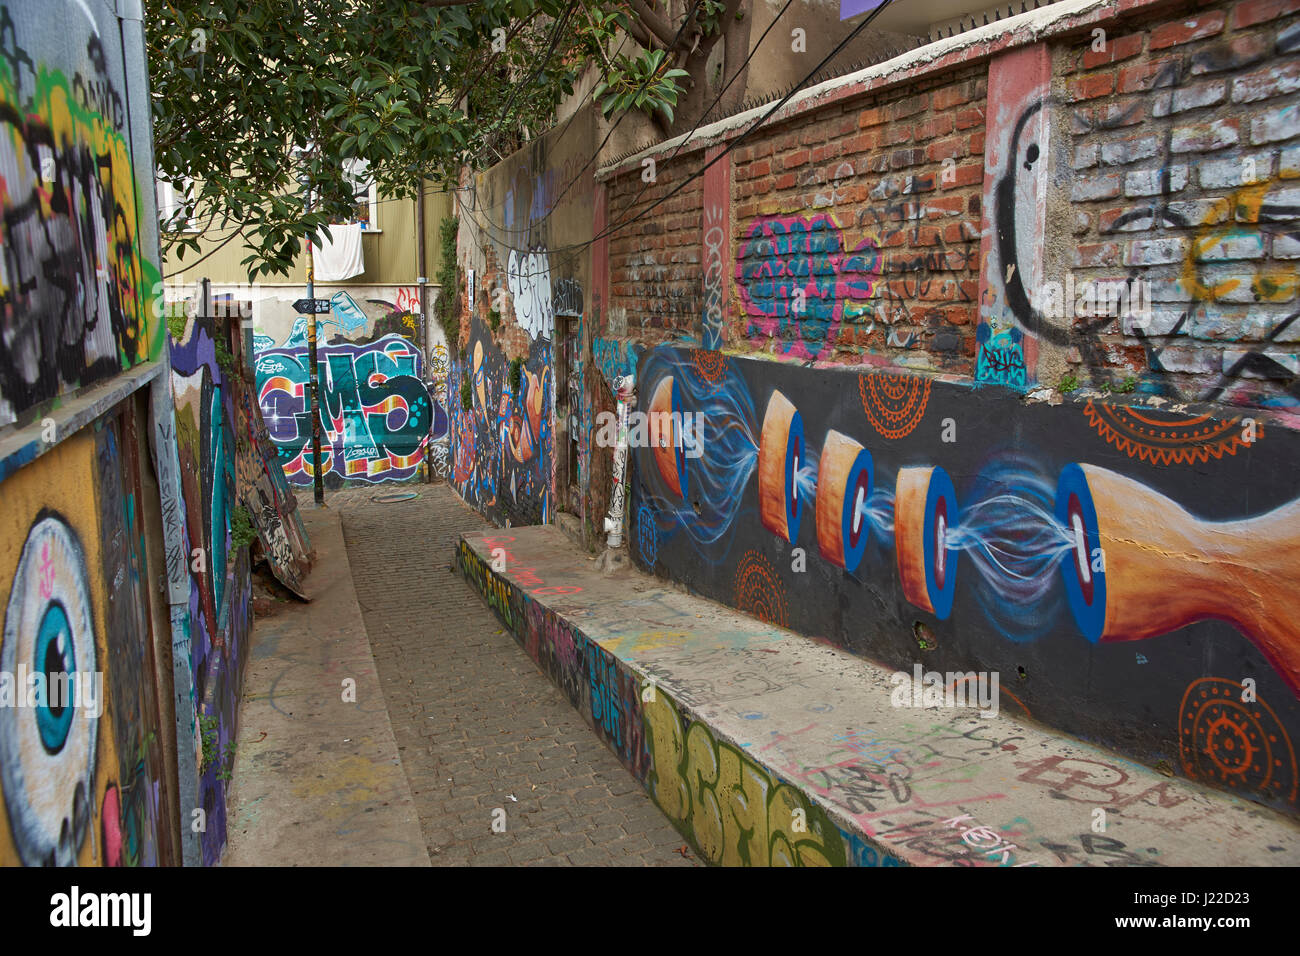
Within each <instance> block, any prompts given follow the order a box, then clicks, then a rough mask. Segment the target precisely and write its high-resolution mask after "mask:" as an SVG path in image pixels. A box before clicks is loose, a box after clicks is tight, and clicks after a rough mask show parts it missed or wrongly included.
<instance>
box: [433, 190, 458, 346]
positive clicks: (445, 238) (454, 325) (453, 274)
mask: <svg viewBox="0 0 1300 956" xmlns="http://www.w3.org/2000/svg"><path fill="white" fill-rule="evenodd" d="M459 231H460V220H459V219H457V218H456V217H455V216H448V217H447V218H446V219H444V220H443V221H442V222H441V223H439V224H438V248H439V254H440V255H439V258H440V261H439V263H438V284H439V285H440V286H441V290H440V291H439V292H438V298H437V299H436V300H435V301H434V303H433V312H434V315H435V316H436V317H437V319H438V324H439V325H441V326H442V333H443V335H445V336H446V337H447V341H448V342H457V341H459V340H460V269H459V268H458V267H457V265H456V234H457V232H459Z"/></svg>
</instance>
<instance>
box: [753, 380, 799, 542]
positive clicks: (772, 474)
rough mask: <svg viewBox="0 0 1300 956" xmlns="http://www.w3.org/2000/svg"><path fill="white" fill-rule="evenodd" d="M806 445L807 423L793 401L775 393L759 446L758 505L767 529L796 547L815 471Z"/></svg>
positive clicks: (764, 419) (770, 401)
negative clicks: (804, 493) (805, 493)
mask: <svg viewBox="0 0 1300 956" xmlns="http://www.w3.org/2000/svg"><path fill="white" fill-rule="evenodd" d="M807 461H808V457H807V455H806V450H805V448H804V442H803V419H802V418H800V417H799V411H798V409H796V408H795V407H794V405H792V404H791V403H790V400H789V399H788V398H786V397H785V396H784V395H782V394H781V393H780V392H779V391H773V392H772V397H771V398H769V399H768V401H767V412H766V413H765V414H764V415H763V434H762V439H761V441H760V442H759V446H758V501H759V510H760V512H761V514H762V517H763V525H764V527H766V528H767V529H768V530H769V531H771V532H772V533H773V534H776V535H780V536H781V537H782V538H784V539H785V540H786V541H788V542H791V543H793V542H794V540H795V538H797V537H799V521H800V519H801V518H802V516H803V512H802V509H801V508H800V493H801V488H802V486H803V485H805V484H806V483H807V482H808V480H809V476H811V474H812V469H811V468H810V467H809V466H808V464H807Z"/></svg>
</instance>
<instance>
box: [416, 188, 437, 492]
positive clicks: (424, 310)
mask: <svg viewBox="0 0 1300 956" xmlns="http://www.w3.org/2000/svg"><path fill="white" fill-rule="evenodd" d="M415 274H416V279H415V282H416V285H417V287H418V288H419V290H420V352H421V353H422V354H423V355H424V380H425V381H426V382H430V383H432V379H431V378H430V376H429V308H428V305H429V302H428V297H427V295H426V294H425V290H426V289H427V288H428V286H427V285H426V283H427V282H428V281H429V280H428V276H427V275H426V274H425V271H424V177H423V176H421V177H420V188H419V191H418V192H416V194H415ZM433 419H434V416H433V415H430V416H429V434H428V435H427V436H426V438H425V446H424V483H425V484H426V485H427V484H429V483H430V482H432V481H433V465H432V463H431V462H430V460H429V457H430V453H431V451H430V450H431V447H432V445H433Z"/></svg>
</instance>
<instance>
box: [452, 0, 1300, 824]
mask: <svg viewBox="0 0 1300 956" xmlns="http://www.w3.org/2000/svg"><path fill="white" fill-rule="evenodd" d="M1297 56H1300V8H1297V7H1296V5H1295V4H1294V3H1288V2H1282V0H1239V2H1231V3H1211V4H1207V5H1200V6H1197V7H1196V8H1195V9H1193V8H1192V7H1190V6H1189V7H1186V8H1180V7H1178V6H1177V5H1175V6H1172V7H1171V6H1170V5H1168V4H1157V3H1146V2H1141V0H1138V2H1134V3H1129V4H1124V5H1122V9H1121V8H1120V7H1117V6H1114V5H1100V4H1091V3H1086V2H1083V0H1067V2H1063V3H1061V4H1058V5H1054V6H1053V7H1050V8H1045V9H1042V10H1037V11H1031V12H1029V13H1026V14H1024V15H1021V16H1017V17H1012V18H1009V19H1008V20H1006V21H1002V22H999V23H996V24H991V25H990V26H988V27H981V28H980V29H978V30H975V31H971V32H969V33H967V34H964V35H961V36H957V37H953V38H952V39H951V40H949V39H946V38H945V39H944V40H943V41H941V42H939V43H937V44H932V45H930V46H929V47H926V48H923V49H919V50H916V51H914V52H910V53H907V54H904V55H902V56H900V57H898V58H897V59H896V60H894V61H892V62H890V63H887V64H882V65H880V66H878V67H873V68H868V69H866V70H863V71H860V72H859V73H857V74H853V75H849V76H846V77H843V78H841V79H838V80H834V81H829V82H827V83H824V84H821V85H820V86H817V87H815V88H813V89H810V90H808V91H806V92H804V93H803V94H801V95H800V96H799V97H797V98H796V99H795V100H793V101H792V102H791V103H790V104H789V106H787V107H786V108H785V109H784V110H783V111H782V112H781V113H779V114H777V115H776V116H775V117H773V118H772V119H771V120H769V122H768V123H767V124H766V125H764V126H763V127H762V128H761V129H760V130H758V131H757V132H756V133H755V134H754V135H752V136H749V137H747V138H746V140H745V142H744V143H743V144H742V145H740V146H739V147H738V148H736V149H734V150H733V151H731V152H730V153H728V154H727V155H725V156H724V157H723V158H722V159H721V160H720V161H719V162H718V163H716V164H715V165H714V166H713V167H711V168H710V169H709V170H708V171H707V172H705V173H704V174H703V175H697V174H698V173H699V172H700V170H701V167H702V166H704V164H705V163H707V162H709V161H710V160H712V159H714V158H716V157H719V156H720V155H722V149H723V147H725V146H726V145H727V144H728V142H729V141H730V140H732V139H733V138H734V137H736V136H737V135H739V134H740V132H741V131H742V130H745V129H747V128H749V126H750V124H751V123H752V122H753V121H755V120H757V119H758V117H759V115H760V114H759V112H754V113H753V114H750V115H746V116H739V117H735V118H732V119H730V120H726V121H722V122H719V123H717V124H714V125H711V126H708V127H705V128H703V129H701V130H700V131H699V133H698V135H697V136H696V137H694V138H693V139H692V141H691V142H690V143H689V144H687V145H685V146H684V147H682V148H681V149H680V150H678V149H677V146H678V144H677V143H670V144H665V145H664V146H662V147H659V148H653V149H650V150H647V151H646V152H645V153H643V154H641V155H636V156H633V157H630V158H629V159H627V160H626V161H624V162H622V163H620V164H618V165H617V166H614V167H611V168H606V169H602V170H600V171H599V172H598V174H597V177H596V179H597V181H596V184H595V186H594V189H593V192H592V199H591V207H592V209H593V210H594V213H593V218H594V220H595V224H594V230H593V232H592V233H591V235H592V236H593V238H594V237H595V236H598V235H600V234H601V232H602V230H603V229H604V227H605V225H606V224H611V225H613V226H614V227H615V229H614V231H613V232H612V234H610V235H608V236H607V237H605V238H602V239H595V240H594V241H593V242H592V244H591V245H590V246H589V247H588V249H589V254H590V256H591V261H592V272H591V281H590V284H589V288H590V301H591V302H592V303H594V304H595V306H596V307H594V308H592V309H590V310H589V312H588V317H587V318H586V320H585V328H584V335H585V336H588V337H589V342H590V352H589V353H586V352H584V356H586V355H589V356H590V359H589V362H590V364H591V365H593V366H595V370H596V373H597V374H596V375H594V376H592V378H591V379H590V380H589V381H588V383H587V394H588V395H589V396H592V397H595V396H596V395H602V396H603V397H607V396H608V391H607V389H608V386H609V385H610V384H611V383H612V381H613V379H614V377H616V376H617V375H619V374H622V373H625V372H627V371H629V370H632V369H635V370H636V372H637V392H638V400H639V405H638V410H640V411H643V412H644V411H650V412H662V413H667V414H674V413H676V414H678V415H681V414H689V415H697V414H700V415H703V418H702V419H701V434H700V437H701V440H702V454H701V455H700V456H699V457H695V456H694V455H692V454H688V453H687V451H686V449H685V448H684V447H677V448H674V447H669V448H666V449H665V448H659V449H651V448H649V447H648V446H647V443H648V439H649V437H650V436H649V435H648V434H646V433H645V432H643V433H642V435H641V437H640V439H639V441H640V444H641V446H642V447H639V448H638V449H637V450H636V452H635V453H634V455H633V456H632V460H633V466H632V474H631V485H632V489H633V495H632V501H631V508H630V514H629V527H628V537H629V550H630V551H631V554H632V557H633V559H634V560H635V561H636V562H637V563H638V564H639V565H640V566H641V567H643V568H644V569H645V570H648V571H651V572H653V573H655V574H658V575H660V576H664V577H668V578H671V579H673V580H675V581H679V582H681V583H683V584H684V585H686V586H687V587H688V588H691V589H693V590H696V591H699V592H701V593H703V594H705V595H707V596H709V597H712V598H714V599H716V600H719V601H722V602H724V603H727V604H730V605H733V606H736V607H739V608H741V609H744V610H746V611H748V612H749V613H751V614H755V615H757V616H759V617H762V618H764V619H766V620H770V621H773V622H776V623H779V624H782V625H784V626H787V627H790V628H793V629H795V630H798V631H802V632H804V633H807V634H810V635H813V636H817V637H821V638H824V639H827V640H829V641H831V642H832V643H834V644H836V645H838V646H841V647H845V648H847V649H849V650H851V651H854V652H856V653H859V654H862V655H864V656H867V657H870V658H872V659H875V660H878V661H881V662H884V663H886V664H888V665H889V666H891V667H898V668H900V669H904V670H910V667H911V665H913V664H914V663H917V662H920V663H923V664H924V666H925V667H926V668H927V669H929V668H931V667H934V668H936V669H943V670H954V671H960V672H967V671H979V670H997V671H999V672H1000V673H1001V674H1002V676H1003V681H1004V686H1005V687H1008V688H1010V692H1011V693H1014V694H1015V699H1016V700H1017V701H1018V702H1019V703H1020V706H1021V707H1022V708H1023V710H1024V711H1025V713H1026V714H1027V715H1029V716H1030V718H1031V719H1033V720H1041V721H1044V722H1046V723H1048V724H1050V725H1052V726H1055V727H1059V728H1062V729H1064V730H1066V731H1068V732H1071V733H1074V734H1077V735H1080V736H1083V737H1086V738H1088V739H1092V740H1095V741H1098V742H1101V743H1103V744H1106V745H1108V746H1112V747H1115V748H1117V749H1119V750H1121V751H1124V752H1127V753H1130V754H1133V755H1135V756H1136V757H1138V758H1139V759H1142V760H1144V761H1146V762H1148V763H1150V764H1152V765H1154V766H1157V767H1160V768H1162V769H1168V770H1169V771H1170V772H1173V773H1176V774H1182V775H1185V776H1188V777H1191V778H1194V779H1197V780H1201V781H1204V782H1207V783H1209V784H1211V785H1213V786H1218V787H1221V788H1223V789H1226V790H1229V791H1232V792H1237V793H1241V794H1244V795H1247V796H1249V797H1251V798H1252V799H1255V800H1258V801H1261V802H1264V803H1267V804H1270V805H1272V806H1275V807H1278V808H1280V809H1283V810H1286V811H1288V812H1295V811H1296V799H1297V788H1298V786H1300V780H1297V768H1296V760H1295V756H1294V753H1293V745H1292V741H1293V738H1294V734H1295V731H1296V730H1297V728H1298V726H1300V725H1298V724H1297V721H1298V720H1300V711H1298V710H1297V707H1298V706H1300V670H1297V668H1296V667H1295V666H1294V662H1293V661H1292V657H1293V647H1292V645H1293V644H1295V643H1296V642H1295V640H1294V639H1293V636H1292V631H1293V630H1294V628H1293V627H1292V625H1291V624H1290V623H1289V622H1290V618H1291V617H1292V616H1293V615H1291V614H1290V613H1289V611H1288V601H1289V595H1290V594H1291V593H1292V592H1293V591H1295V589H1296V580H1295V561H1294V560H1293V557H1294V551H1295V547H1294V541H1293V538H1294V527H1295V525H1296V518H1297V517H1300V513H1297V511H1296V508H1297V507H1300V506H1298V505H1297V504H1296V503H1295V502H1296V500H1297V488H1296V485H1295V482H1294V481H1293V480H1291V479H1290V478H1289V477H1288V476H1289V475H1291V474H1292V473H1293V472H1294V470H1295V463H1296V461H1297V455H1298V451H1300V450H1298V449H1297V444H1296V442H1297V439H1296V437H1295V426H1296V425H1297V424H1300V417H1298V413H1300V395H1298V394H1297V392H1296V390H1297V387H1298V386H1297V373H1298V372H1300V365H1297V360H1296V356H1295V354H1294V349H1293V340H1294V339H1295V331H1294V327H1295V319H1296V316H1297V313H1296V312H1295V308H1296V305H1295V302H1296V295H1297V289H1296V282H1295V278H1296V269H1295V266H1294V261H1295V255H1296V253H1295V250H1294V249H1293V246H1294V245H1295V243H1296V241H1297V239H1298V237H1300V234H1298V233H1297V231H1296V223H1297V222H1298V221H1300V206H1298V205H1297V202H1296V196H1295V195H1294V193H1295V191H1296V190H1295V188H1294V187H1293V180H1295V179H1296V177H1297V176H1298V175H1300V173H1298V172H1297V170H1296V168H1295V162H1294V160H1295V156H1294V155H1293V154H1294V153H1295V151H1296V150H1297V149H1300V126H1297V125H1296V123H1295V116H1296V108H1297V95H1300V94H1298V92H1297V88H1296V85H1295V83H1294V82H1293V81H1292V80H1291V79H1289V78H1290V77H1292V76H1293V74H1295V72H1296V69H1297V63H1298V62H1300V61H1298V60H1297ZM647 160H654V169H655V175H654V176H653V177H652V178H649V179H647V177H646V176H645V171H646V169H647ZM511 162H512V163H515V162H517V160H516V158H514V157H512V160H511ZM511 168H514V167H511ZM563 169H564V165H563V163H562V162H556V161H552V162H551V163H550V170H551V172H552V173H553V174H555V175H556V176H558V177H560V178H563ZM505 172H506V166H505V164H503V166H502V167H499V168H498V169H497V170H494V171H493V172H492V173H490V174H488V178H489V179H490V178H492V177H496V176H500V175H504V174H505ZM507 178H508V177H507ZM536 178H537V177H536V176H534V179H536ZM541 178H542V180H543V181H545V179H546V177H545V176H543V177H541ZM493 195H494V197H495V201H497V202H499V201H500V198H501V197H502V196H504V195H506V194H505V193H504V192H503V191H498V192H497V193H495V194H493ZM647 210H648V211H647ZM642 213H644V215H641V214H642ZM634 217H635V218H634ZM479 235H480V233H479V232H475V233H474V234H473V236H472V237H471V236H467V235H466V234H465V233H464V232H462V237H461V248H462V256H464V255H465V254H466V253H465V249H466V248H467V247H469V246H471V245H472V239H473V238H477V237H478V236H479ZM484 244H485V245H487V243H484ZM552 244H555V243H554V241H553V240H552ZM521 251H524V250H521ZM526 251H529V252H531V251H532V250H531V249H530V250H526ZM504 252H505V253H507V254H508V252H509V250H508V249H506V250H504ZM491 254H500V252H499V251H498V252H493V253H491ZM485 261H488V262H490V261H491V260H490V259H487V260H485ZM553 276H554V271H553ZM553 285H554V282H553V278H552V287H553ZM530 291H535V290H531V289H530ZM481 298H482V296H481V294H480V299H481ZM504 301H505V302H506V305H507V306H508V307H513V305H514V301H515V300H513V299H510V298H507V299H506V300H504ZM518 321H519V319H518V317H517V316H516V322H517V323H518ZM526 324H528V323H525V325H526ZM475 328H477V326H476V327H475ZM510 335H515V336H517V335H518V332H517V331H513V330H512V331H509V332H508V334H507V335H506V336H504V337H503V340H504V341H505V342H506V346H507V352H508V350H509V347H510V346H509V341H510V339H509V336H510ZM516 354H520V350H517V351H516ZM555 359H556V356H554V355H553V356H552V360H553V361H554V360H555ZM555 367H556V368H559V367H560V366H559V365H556V366H555ZM602 388H603V389H606V391H604V392H601V391H600V390H601V389H602ZM598 410H599V408H598V407H597V406H596V404H595V403H594V402H592V403H590V404H588V405H586V406H585V408H584V411H583V414H582V415H581V417H580V418H579V421H580V428H581V430H582V432H583V436H582V443H583V445H584V446H585V448H586V465H585V468H586V470H587V474H588V484H587V489H588V491H587V494H588V500H589V501H590V499H591V496H592V494H593V493H594V488H595V485H596V482H595V479H594V477H593V476H594V475H595V473H596V470H597V469H596V463H597V461H598V460H599V455H600V452H599V451H598V450H597V449H596V448H595V444H596V443H595V440H594V439H595V434H596V432H595V429H596V424H597V422H596V418H595V413H596V411H598ZM674 434H677V432H674ZM557 439H558V435H557ZM634 440H635V439H634ZM557 447H558V446H557ZM476 460H477V459H476V458H475V456H472V455H471V456H467V458H466V468H467V471H466V474H469V473H470V470H472V467H471V466H472V465H473V463H474V462H475V461H476ZM589 507H590V505H589Z"/></svg>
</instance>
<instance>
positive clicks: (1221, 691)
mask: <svg viewBox="0 0 1300 956" xmlns="http://www.w3.org/2000/svg"><path fill="white" fill-rule="evenodd" d="M1241 698H1242V687H1241V684H1240V683H1238V682H1237V681H1233V680H1227V679H1225V678H1222V677H1202V678H1200V679H1199V680H1194V681H1192V683H1191V684H1189V685H1188V687H1187V690H1186V691H1185V692H1184V693H1183V700H1182V703H1181V704H1180V705H1179V712H1178V751H1179V756H1180V757H1181V758H1182V764H1183V771H1184V772H1185V773H1186V774H1187V776H1189V777H1191V778H1192V779H1194V780H1207V781H1210V782H1212V783H1215V784H1218V785H1219V786H1223V787H1229V788H1231V789H1233V790H1237V791H1254V792H1258V793H1262V794H1265V795H1267V796H1269V797H1273V798H1275V799H1282V800H1285V801H1286V802H1287V803H1292V804H1293V803H1295V801H1296V789H1297V773H1296V759H1295V748H1293V747H1292V746H1291V738H1290V737H1289V736H1287V732H1286V730H1285V729H1284V728H1283V726H1282V722H1281V721H1280V720H1279V719H1278V716H1277V714H1275V713H1273V708H1271V707H1269V706H1268V704H1266V703H1264V701H1263V700H1262V699H1258V698H1257V699H1255V700H1253V701H1243V700H1242V699H1241Z"/></svg>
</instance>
